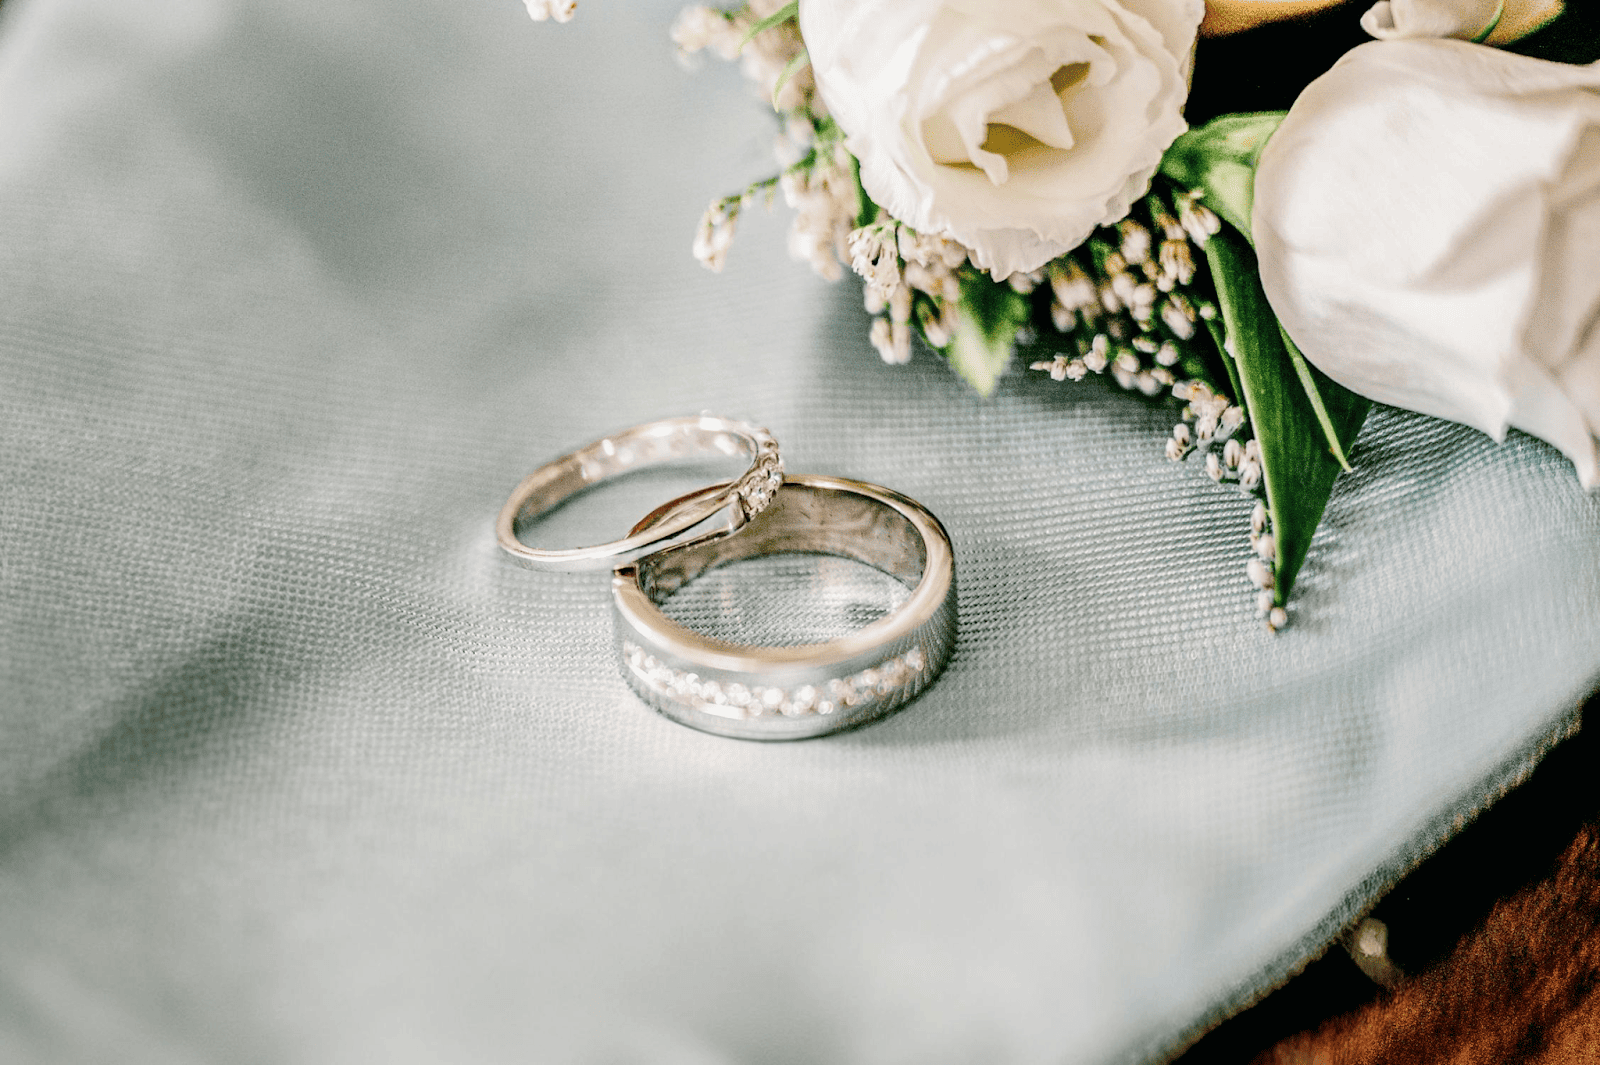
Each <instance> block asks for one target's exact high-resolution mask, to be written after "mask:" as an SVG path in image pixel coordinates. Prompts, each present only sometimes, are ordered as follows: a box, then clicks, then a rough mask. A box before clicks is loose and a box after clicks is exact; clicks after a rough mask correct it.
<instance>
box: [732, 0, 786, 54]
mask: <svg viewBox="0 0 1600 1065" xmlns="http://www.w3.org/2000/svg"><path fill="white" fill-rule="evenodd" d="M799 17H800V0H790V2H789V3H787V4H784V5H783V6H782V7H780V8H778V10H776V11H774V12H773V13H772V14H770V15H768V16H767V17H766V18H764V19H762V20H761V21H759V22H757V23H756V24H755V25H753V26H751V27H750V29H749V30H747V31H746V32H745V35H744V40H742V41H740V42H739V47H740V49H743V48H744V46H745V45H747V44H749V43H750V42H751V41H753V40H755V36H756V34H758V33H763V32H765V31H767V30H770V29H772V27H774V26H781V25H783V24H784V23H785V22H788V21H789V20H790V19H798V18H799Z"/></svg>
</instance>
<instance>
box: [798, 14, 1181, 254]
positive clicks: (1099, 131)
mask: <svg viewBox="0 0 1600 1065" xmlns="http://www.w3.org/2000/svg"><path fill="white" fill-rule="evenodd" d="M1204 10H1205V5H1204V3H1203V0H801V3H800V32H801V36H803V37H804V38H805V42H806V47H807V49H808V50H809V52H810V56H811V66H812V70H813V71H814V73H815V75H816V81H817V89H818V91H819V92H820V93H821V95H822V98H823V100H824V102H825V103H826V104H827V106H828V110H829V112H830V113H831V114H832V115H833V116H834V118H835V119H836V120H837V121H838V123H839V126H840V128H841V129H843V130H844V132H845V134H846V141H845V145H846V147H847V148H849V149H850V151H851V153H852V154H854V155H855V157H856V158H857V159H859V160H860V162H861V183H862V185H863V186H864V187H865V188H866V190H867V194H868V195H869V196H871V197H872V198H873V200H874V201H876V202H877V203H878V204H880V205H882V206H883V207H884V208H886V209H887V210H888V212H889V213H890V214H891V215H893V216H894V217H895V218H897V219H899V220H900V221H901V222H904V223H906V224H907V225H909V226H911V227H913V228H914V229H917V230H919V231H921V232H924V233H933V234H938V235H940V236H945V237H949V238H950V239H952V240H956V241H959V242H960V243H962V244H965V245H966V246H967V247H968V248H970V249H971V250H972V253H973V254H972V259H973V262H974V263H976V264H977V265H978V266H980V267H982V268H984V269H987V270H989V271H990V272H991V273H993V274H994V276H995V277H997V278H1003V277H1007V276H1009V275H1011V274H1014V273H1023V272H1027V271H1030V270H1035V269H1037V268H1038V267H1040V266H1042V265H1044V264H1045V263H1046V262H1048V261H1050V260H1051V259H1053V258H1055V257H1056V256H1058V255H1061V254H1063V253H1064V252H1067V251H1070V250H1072V249H1073V248H1075V247H1077V246H1078V245H1079V244H1081V243H1082V242H1083V240H1084V239H1085V238H1086V237H1088V235H1089V234H1090V232H1091V231H1092V230H1093V229H1094V227H1095V226H1097V225H1101V224H1105V223H1109V222H1114V221H1116V220H1117V219H1119V218H1121V217H1122V216H1123V215H1125V214H1127V212H1128V208H1129V206H1130V205H1131V204H1132V203H1133V201H1134V200H1135V199H1137V198H1138V197H1139V196H1141V195H1142V194H1143V193H1144V192H1145V190H1146V189H1147V188H1148V187H1149V182H1150V177H1151V175H1152V174H1154V173H1155V169H1156V166H1157V165H1158V164H1159V162H1160V160H1161V153H1162V152H1163V151H1165V150H1166V148H1167V146H1168V145H1169V144H1171V143H1172V141H1173V140H1174V139H1175V138H1176V137H1177V136H1178V134H1180V133H1182V132H1183V131H1184V129H1185V128H1187V127H1186V126H1185V124H1184V121H1183V117H1182V113H1181V112H1182V107H1183V103H1184V99H1185V97H1186V96H1187V93H1188V87H1187V69H1188V59H1189V55H1190V51H1191V49H1192V47H1193V45H1194V39H1195V29H1196V27H1197V26H1198V25H1199V23H1200V18H1201V16H1202V15H1203V14H1204Z"/></svg>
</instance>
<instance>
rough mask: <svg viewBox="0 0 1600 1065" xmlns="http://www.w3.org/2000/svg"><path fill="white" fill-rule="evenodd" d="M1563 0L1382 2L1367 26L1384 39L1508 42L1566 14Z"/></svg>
mask: <svg viewBox="0 0 1600 1065" xmlns="http://www.w3.org/2000/svg"><path fill="white" fill-rule="evenodd" d="M1561 8H1562V0H1378V2H1377V3H1376V4H1373V5H1372V7H1371V8H1370V9H1368V11H1367V13H1366V14H1365V15H1362V16H1361V28H1362V29H1364V30H1366V31H1367V32H1368V33H1370V34H1371V35H1372V36H1374V37H1377V38H1378V39H1379V40H1384V41H1393V40H1401V39H1404V38H1407V37H1456V38H1460V39H1461V40H1468V41H1475V40H1480V39H1483V40H1486V41H1487V42H1488V43H1489V44H1496V45H1498V44H1505V43H1506V42H1508V41H1514V40H1516V39H1517V38H1518V37H1522V36H1525V35H1526V34H1529V33H1532V32H1533V31H1534V30H1536V29H1538V28H1539V27H1540V26H1541V25H1543V24H1544V23H1546V22H1549V21H1550V20H1551V19H1553V18H1555V17H1556V16H1557V15H1559V14H1561Z"/></svg>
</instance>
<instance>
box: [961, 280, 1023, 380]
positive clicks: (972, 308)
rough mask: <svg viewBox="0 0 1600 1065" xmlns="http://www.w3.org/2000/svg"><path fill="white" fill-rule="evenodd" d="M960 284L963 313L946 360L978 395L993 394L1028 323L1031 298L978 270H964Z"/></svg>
mask: <svg viewBox="0 0 1600 1065" xmlns="http://www.w3.org/2000/svg"><path fill="white" fill-rule="evenodd" d="M960 281H961V310H960V314H959V316H958V317H957V319H956V328H955V332H954V334H953V335H952V336H951V337H950V345H949V347H947V348H946V349H945V357H946V358H948V359H949V360H950V365H951V367H952V368H954V369H955V371H956V373H958V374H960V375H961V376H962V377H963V378H965V379H966V382H967V383H968V384H969V385H971V386H972V387H973V388H975V389H977V390H978V394H979V395H983V396H987V395H991V394H992V393H993V392H994V386H995V385H996V384H997V383H998V382H999V380H1000V375H1001V374H1002V373H1004V372H1005V368H1006V365H1007V364H1008V363H1010V362H1011V354H1012V352H1013V350H1015V348H1016V344H1017V330H1018V329H1019V328H1021V327H1022V326H1023V325H1025V324H1027V322H1028V316H1029V310H1030V308H1029V305H1028V299H1027V297H1026V296H1024V295H1022V294H1021V293H1019V292H1017V291H1016V290H1015V289H1013V288H1012V287H1011V286H1010V285H1007V284H1002V283H1000V282H997V281H995V280H994V279H992V278H991V277H989V275H988V274H984V273H979V272H977V271H963V272H962V273H961V275H960Z"/></svg>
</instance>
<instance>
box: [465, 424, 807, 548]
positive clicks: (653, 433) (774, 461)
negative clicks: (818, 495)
mask: <svg viewBox="0 0 1600 1065" xmlns="http://www.w3.org/2000/svg"><path fill="white" fill-rule="evenodd" d="M740 454H743V455H744V456H745V457H746V458H748V459H749V462H750V465H749V467H748V468H747V469H746V470H745V471H744V473H743V474H741V475H740V476H739V477H738V478H736V479H735V480H732V481H729V482H727V483H725V484H718V485H712V486H710V487H708V488H706V489H705V490H703V491H700V492H694V493H691V494H690V495H688V496H685V497H683V498H682V499H680V500H678V501H677V502H676V503H675V504H672V505H669V507H667V508H663V509H662V510H658V511H657V512H656V515H655V516H656V517H657V519H658V520H657V521H656V522H655V523H654V524H653V525H652V526H651V527H650V528H649V529H643V530H641V529H637V528H636V529H635V530H634V532H633V533H632V534H630V535H628V536H626V537H624V538H623V539H621V540H617V541H614V542H612V543H609V544H598V545H596V546H594V547H579V548H571V549H562V550H549V549H543V548H536V547H530V546H528V545H527V544H525V543H523V542H522V540H520V539H519V538H518V536H517V533H518V531H519V529H521V528H523V527H524V526H526V525H527V524H529V523H530V522H532V521H533V520H534V519H536V518H537V517H539V516H540V515H541V514H544V513H546V512H547V511H549V510H551V509H553V508H554V507H556V506H557V505H558V504H560V503H561V502H563V501H564V500H566V499H568V498H569V497H571V496H573V495H576V494H577V493H579V492H581V491H583V490H584V489H585V488H588V487H590V486H592V485H594V484H596V483H598V482H600V481H603V480H605V479H607V478H609V477H614V476H616V475H618V474H622V473H627V472H629V471H631V470H636V469H640V468H643V467H645V466H653V465H658V464H662V463H667V462H682V461H688V460H692V459H697V458H706V457H713V458H714V457H720V456H730V457H732V456H738V455H740ZM782 482H783V460H782V458H781V457H780V455H779V454H778V443H777V441H776V440H774V439H773V438H772V434H770V433H768V432H767V431H766V430H765V429H759V428H757V427H756V426H753V425H750V424H748V423H746V422H739V421H732V420H730V419H728V418H716V417H711V416H709V415H706V416H701V417H688V418H667V419H663V420H662V421H656V422H650V423H649V424H647V425H640V426H636V427H634V428H632V429H628V430H626V431H624V432H620V433H614V434H612V435H611V436H607V437H605V438H603V439H601V440H597V441H595V442H594V443H592V444H590V445H589V446H587V447H584V448H579V449H578V450H577V451H574V452H573V453H572V454H570V455H563V456H562V457H561V458H558V459H556V460H555V461H553V462H549V463H546V464H545V465H543V466H541V467H539V468H538V469H537V470H535V471H533V473H531V474H529V475H528V476H527V477H526V478H524V479H523V481H522V483H521V484H519V485H517V488H516V491H514V492H512V493H511V498H510V499H508V500H506V504H505V506H504V507H502V508H501V509H500V516H499V518H498V519H496V521H495V536H496V538H497V539H498V540H499V543H500V547H501V548H502V549H503V550H504V551H505V552H506V553H507V554H509V555H510V556H511V557H512V558H513V559H515V560H516V561H517V562H519V563H521V564H522V565H524V566H527V567H529V568H530V569H541V570H603V569H611V568H613V567H614V566H620V565H626V564H628V563H630V562H633V561H635V560H637V559H639V558H642V557H644V556H645V555H649V554H652V553H654V552H656V551H661V550H663V549H665V548H669V547H672V546H674V545H676V544H679V543H683V542H685V541H687V540H690V539H694V538H697V537H699V536H703V535H705V534H706V530H705V529H702V528H699V526H700V525H701V524H702V523H703V522H705V521H707V520H708V519H710V518H712V517H715V516H716V515H717V514H718V513H719V512H725V513H726V516H727V522H726V525H725V526H723V529H724V531H730V532H731V531H733V530H735V529H738V528H740V527H742V526H743V525H744V524H745V522H747V521H749V520H750V518H751V517H753V516H754V515H756V514H758V513H760V512H761V510H762V509H763V508H764V507H766V506H767V504H768V503H769V502H771V500H772V498H773V495H774V493H776V492H777V490H778V485H780V484H781V483H782Z"/></svg>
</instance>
